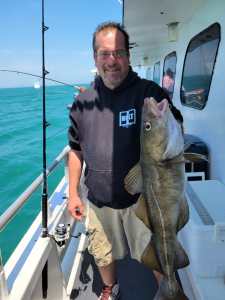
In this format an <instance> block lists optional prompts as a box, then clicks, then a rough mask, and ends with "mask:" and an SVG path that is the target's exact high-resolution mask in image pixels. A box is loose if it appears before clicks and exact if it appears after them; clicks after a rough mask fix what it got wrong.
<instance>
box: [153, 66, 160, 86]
mask: <svg viewBox="0 0 225 300" xmlns="http://www.w3.org/2000/svg"><path fill="white" fill-rule="evenodd" d="M153 81H155V82H156V83H157V84H160V62H159V61H158V62H157V63H155V64H154V71H153Z"/></svg>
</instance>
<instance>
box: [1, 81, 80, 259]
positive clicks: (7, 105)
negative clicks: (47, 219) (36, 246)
mask: <svg viewBox="0 0 225 300" xmlns="http://www.w3.org/2000/svg"><path fill="white" fill-rule="evenodd" d="M82 86H84V85H82ZM74 92H75V90H74V88H72V87H69V86H48V87H46V115H47V122H48V123H50V126H49V127H47V165H50V164H51V162H52V161H53V160H54V158H55V157H56V156H57V155H58V154H59V153H60V151H61V150H62V149H63V148H64V147H65V146H66V145H67V128H68V125H69V120H68V113H69V111H68V108H67V106H68V105H69V104H71V103H72V102H73V96H74ZM63 171H64V170H63V164H61V166H60V168H58V169H57V171H56V172H55V173H53V175H50V176H49V177H48V194H49V195H50V194H51V192H52V191H53V190H54V188H55V187H56V185H57V183H58V182H59V179H60V178H61V177H62V176H63ZM41 172H42V89H41V88H40V89H35V88H33V87H28V88H10V89H0V215H1V214H2V213H3V212H4V211H5V210H6V209H7V208H8V207H9V206H10V204H12V203H13V202H14V201H15V200H16V198H17V197H18V196H19V195H20V194H21V193H22V192H23V191H24V190H25V189H26V188H27V187H28V186H29V185H30V184H31V182H32V181H33V180H34V179H35V178H36V177H37V176H38V175H40V174H41ZM40 208H41V188H39V189H38V190H37V191H36V192H35V193H34V194H33V196H32V197H31V198H30V199H29V200H28V202H27V203H26V204H25V205H24V206H23V208H21V209H20V211H19V212H18V213H17V215H16V217H15V218H14V219H13V220H12V221H11V222H10V223H9V224H8V225H7V227H5V229H4V230H3V231H1V232H0V249H1V254H2V257H3V262H6V261H7V259H8V257H9V255H10V254H11V252H12V250H13V249H14V248H15V245H16V244H17V243H18V241H19V240H20V239H21V237H22V236H23V234H24V232H25V231H26V229H27V228H28V227H29V225H30V224H31V223H32V221H33V219H34V218H35V216H36V215H37V214H38V212H39V210H40Z"/></svg>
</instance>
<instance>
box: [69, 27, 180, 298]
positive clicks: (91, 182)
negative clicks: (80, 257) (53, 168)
mask: <svg viewBox="0 0 225 300" xmlns="http://www.w3.org/2000/svg"><path fill="white" fill-rule="evenodd" d="M93 51H94V60H95V65H96V67H97V70H98V74H99V76H97V77H96V78H95V80H94V83H93V85H92V87H91V88H90V89H89V90H87V91H85V92H83V93H81V94H80V95H79V96H78V97H77V99H76V101H75V102H74V104H73V106H72V109H71V113H70V120H71V126H70V128H69V144H70V146H71V149H72V150H71V151H70V153H69V203H68V209H69V211H70V213H71V214H72V215H73V216H74V218H75V219H77V220H81V219H82V218H83V216H84V214H85V210H86V209H85V206H87V203H84V202H83V200H82V199H81V198H80V196H79V192H78V186H79V181H80V176H81V170H82V164H83V161H85V163H86V170H85V176H86V177H85V184H86V186H87V188H88V205H89V210H88V211H89V212H88V217H89V226H88V230H89V232H90V236H89V238H90V241H89V247H88V249H89V252H90V253H91V254H92V255H93V256H94V259H95V262H96V264H97V266H98V269H99V272H100V274H101V277H102V280H103V283H104V287H103V290H102V294H101V296H100V298H99V299H101V300H103V299H104V300H115V299H119V288H118V284H117V281H116V271H115V260H116V259H119V258H123V257H124V256H125V255H126V254H127V249H126V241H127V242H128V245H129V247H130V251H131V254H132V257H135V258H137V259H140V257H141V254H142V252H143V251H144V249H145V246H146V245H147V244H148V242H149V239H150V233H149V230H148V229H147V227H146V226H145V225H144V224H143V223H142V222H141V221H140V220H139V219H138V218H137V217H136V216H135V214H134V212H133V209H132V208H133V205H135V203H136V202H137V199H138V196H139V195H135V196H132V195H130V194H128V193H127V191H126V190H125V189H124V177H125V176H126V174H127V173H128V171H129V170H130V169H131V168H132V167H133V166H134V165H135V164H136V163H137V162H138V160H139V156H140V125H141V110H142V105H143V101H144V98H146V97H154V98H155V99H156V100H157V101H161V100H162V99H164V98H167V99H168V101H170V100H169V98H168V96H167V95H166V94H165V92H164V91H163V90H162V89H161V88H160V87H159V86H158V85H156V84H155V83H154V82H151V81H147V80H144V79H140V78H139V77H138V76H137V74H136V73H134V72H133V71H132V69H131V67H130V61H129V36H128V34H127V32H126V31H125V30H124V29H123V28H122V27H121V26H120V25H119V24H117V23H114V22H109V23H103V24H101V25H100V26H99V27H98V28H97V30H96V31H95V33H94V35H93ZM171 107H172V108H171V109H172V111H173V113H174V114H175V115H176V116H177V118H180V120H181V121H182V117H181V115H180V113H179V111H177V110H176V109H175V108H174V107H173V106H172V103H171ZM124 233H125V235H126V238H125V236H124Z"/></svg>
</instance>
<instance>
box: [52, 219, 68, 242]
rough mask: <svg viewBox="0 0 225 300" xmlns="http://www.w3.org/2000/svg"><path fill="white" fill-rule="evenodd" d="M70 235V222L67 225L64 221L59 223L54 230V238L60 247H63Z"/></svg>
mask: <svg viewBox="0 0 225 300" xmlns="http://www.w3.org/2000/svg"><path fill="white" fill-rule="evenodd" d="M69 237H70V224H67V225H65V224H64V223H59V224H58V225H57V226H56V228H55V232H54V240H55V242H56V243H57V245H58V246H59V247H63V246H64V245H65V244H66V241H67V240H68V239H69Z"/></svg>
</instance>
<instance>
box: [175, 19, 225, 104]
mask: <svg viewBox="0 0 225 300" xmlns="http://www.w3.org/2000/svg"><path fill="white" fill-rule="evenodd" d="M219 42H220V25H219V24H218V23H215V24H213V25H211V26H210V27H208V28H207V29H205V30H204V31H202V32H200V33H199V34H198V35H196V36H195V37H194V38H192V39H191V41H190V43H189V45H188V48H187V52H186V56H185V62H184V67H183V75H182V82H181V90H180V96H181V103H182V104H183V105H186V106H190V107H193V108H196V109H203V108H204V107H205V105H206V102H207V100H208V94H209V90H210V84H211V80H212V74H213V70H214V65H215V61H216V55H217V51H218V47H219Z"/></svg>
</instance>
